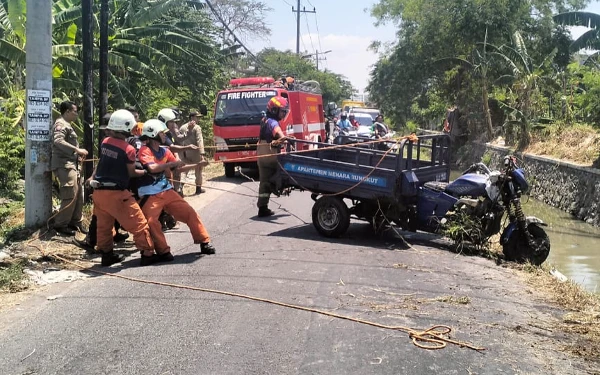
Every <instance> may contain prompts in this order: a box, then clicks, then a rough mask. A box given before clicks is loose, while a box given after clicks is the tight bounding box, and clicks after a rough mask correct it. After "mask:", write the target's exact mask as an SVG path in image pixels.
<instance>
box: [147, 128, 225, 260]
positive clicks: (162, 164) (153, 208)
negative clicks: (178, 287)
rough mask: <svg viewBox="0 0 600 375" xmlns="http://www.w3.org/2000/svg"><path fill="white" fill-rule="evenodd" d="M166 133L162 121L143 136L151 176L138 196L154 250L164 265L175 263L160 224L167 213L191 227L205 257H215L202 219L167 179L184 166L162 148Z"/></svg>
mask: <svg viewBox="0 0 600 375" xmlns="http://www.w3.org/2000/svg"><path fill="white" fill-rule="evenodd" d="M165 129H166V126H165V124H164V123H163V122H162V121H160V120H148V121H146V122H145V123H144V127H143V129H142V136H141V140H142V141H146V145H144V146H142V148H141V149H140V151H139V154H138V158H139V160H140V163H141V164H142V166H143V167H144V169H146V170H147V171H148V172H149V174H148V175H147V176H144V177H142V178H141V179H140V181H139V185H138V195H139V196H140V197H141V201H140V205H141V206H142V211H143V212H144V215H145V216H146V219H147V220H148V225H149V226H150V233H151V234H152V239H153V240H154V249H155V250H156V253H157V254H158V258H159V260H160V261H171V260H173V255H172V254H171V248H170V247H169V245H168V244H167V240H166V239H165V235H164V233H163V231H162V225H161V223H160V220H159V216H160V213H161V212H162V211H163V210H165V211H166V212H167V213H168V214H171V215H173V217H174V218H175V220H177V221H182V222H184V223H186V224H187V226H188V227H189V228H190V232H191V233H192V238H193V239H194V243H195V244H200V253H201V254H214V253H215V248H214V247H213V246H212V244H211V243H210V237H209V235H208V232H207V231H206V229H205V228H204V225H203V224H202V221H201V220H200V216H198V214H197V213H196V210H194V208H192V207H191V206H190V205H189V204H188V203H187V202H186V201H185V200H184V199H183V198H182V197H181V196H180V195H179V194H177V192H176V191H175V190H174V189H173V185H172V184H171V183H170V182H169V180H168V179H167V176H166V175H165V173H167V172H170V171H171V170H172V169H174V168H177V167H180V166H182V165H184V163H183V162H182V161H181V160H178V159H177V158H176V157H175V156H174V155H173V153H172V152H171V151H170V150H169V148H168V147H161V144H162V143H164V138H165V134H164V133H163V132H164V130H165Z"/></svg>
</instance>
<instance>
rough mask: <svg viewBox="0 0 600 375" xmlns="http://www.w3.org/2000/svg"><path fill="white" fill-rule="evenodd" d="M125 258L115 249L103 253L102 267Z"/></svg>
mask: <svg viewBox="0 0 600 375" xmlns="http://www.w3.org/2000/svg"><path fill="white" fill-rule="evenodd" d="M124 259H125V256H124V255H122V254H117V253H115V252H113V251H111V252H108V253H102V267H108V266H112V265H113V264H115V263H120V262H122V261H123V260H124Z"/></svg>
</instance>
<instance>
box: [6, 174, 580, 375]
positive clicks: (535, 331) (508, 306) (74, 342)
mask: <svg viewBox="0 0 600 375" xmlns="http://www.w3.org/2000/svg"><path fill="white" fill-rule="evenodd" d="M236 182H237V183H238V184H240V185H239V186H235V185H231V184H226V183H213V185H212V186H213V187H215V186H217V187H220V188H225V189H226V190H228V189H232V188H233V189H234V190H233V191H234V192H236V193H240V194H250V195H252V196H254V195H255V194H256V193H255V191H256V190H257V186H256V185H255V184H253V183H250V182H246V183H243V184H242V180H237V181H236ZM215 184H216V185H215ZM209 186H211V185H209ZM209 197H210V195H206V196H204V195H203V196H200V197H194V198H190V202H193V204H194V205H195V206H197V207H201V206H203V208H202V210H201V216H202V218H203V220H204V222H205V224H206V225H207V226H208V228H209V231H210V233H211V235H212V237H213V242H214V244H215V246H216V247H217V250H218V254H217V255H215V256H207V257H199V256H198V255H197V253H198V252H199V248H198V246H196V245H193V244H191V238H190V236H189V232H188V231H187V227H185V225H182V227H181V228H180V229H179V230H177V231H172V232H169V234H168V240H169V242H170V243H171V244H172V248H173V253H174V254H175V256H176V260H175V262H173V263H170V264H164V265H160V266H151V267H145V268H141V267H137V263H138V262H139V258H138V255H133V256H132V257H131V258H129V259H128V260H127V261H126V262H125V263H124V264H123V266H122V267H113V268H111V269H110V270H111V272H114V273H117V274H120V275H127V276H133V277H138V278H144V279H148V280H156V281H163V282H169V283H178V284H185V285H191V286H198V287H205V288H214V289H219V290H226V291H232V292H238V293H244V294H248V295H253V296H258V297H264V298H270V299H274V300H278V301H282V302H286V303H291V304H298V305H303V306H310V307H314V308H318V309H322V310H327V311H333V312H336V313H338V314H344V315H349V316H354V317H359V318H362V319H367V320H372V321H375V322H380V323H383V324H388V325H403V326H409V327H414V328H427V327H429V326H431V325H435V324H447V325H449V326H451V327H452V329H453V332H452V338H454V339H457V340H461V341H468V342H471V343H473V344H475V345H480V346H483V347H485V348H486V350H485V351H484V352H476V351H473V350H470V349H467V348H460V347H456V346H452V345H450V346H448V347H447V348H445V349H442V350H423V349H419V348H417V347H416V346H414V345H413V344H412V342H411V340H410V339H409V338H408V337H407V335H406V334H405V333H402V332H395V331H389V330H383V329H379V328H375V327H370V326H366V325H361V324H357V323H354V322H350V321H343V320H338V319H333V318H331V317H327V316H322V315H318V314H314V313H308V312H303V311H297V310H292V309H288V308H283V307H278V306H273V305H269V304H265V303H260V302H254V301H249V300H244V299H239V298H234V297H227V296H222V295H214V294H207V293H202V292H197V291H190V290H182V289H173V288H168V287H161V286H155V285H148V284H142V283H135V282H131V281H126V280H122V279H117V278H112V277H108V276H102V277H92V278H88V279H86V280H80V281H76V282H73V283H70V284H59V285H54V286H52V287H51V288H47V289H43V290H41V291H40V292H39V293H38V294H37V295H36V296H34V297H32V298H30V299H29V300H27V301H26V302H25V303H22V304H21V305H20V306H17V307H15V308H12V309H10V310H9V311H8V312H5V313H3V314H2V315H0V373H1V374H11V375H12V374H15V375H16V374H88V375H89V374H143V375H148V374H501V373H502V374H513V373H531V374H542V373H543V374H548V373H554V374H569V373H572V374H577V373H580V371H581V364H580V363H579V362H578V361H577V360H573V359H572V358H569V357H567V356H566V355H565V354H562V353H560V352H559V351H558V350H556V349H554V348H557V347H559V344H560V342H559V341H557V340H558V339H557V338H555V337H553V334H552V333H551V332H550V331H549V330H548V329H545V328H544V327H542V328H539V327H540V326H543V323H542V322H540V319H542V320H548V319H551V318H552V317H553V316H558V312H557V311H555V310H554V309H551V308H549V307H546V306H544V305H543V304H542V303H541V302H540V300H539V299H538V298H537V297H536V296H535V293H534V292H532V291H531V290H530V288H529V287H527V286H525V285H524V283H523V282H522V281H520V279H519V278H518V276H517V275H516V274H515V273H514V271H511V270H509V269H505V268H502V267H499V266H497V265H495V264H493V263H492V262H491V261H488V260H485V259H481V258H476V257H464V256H458V255H456V254H453V253H450V252H448V251H445V250H443V249H436V247H438V248H439V247H440V246H439V244H438V243H436V242H430V241H428V240H429V239H431V238H432V237H429V236H424V235H421V236H414V235H413V236H409V237H407V240H408V241H409V242H411V243H412V244H413V245H414V247H413V248H409V249H407V248H406V246H404V245H403V244H402V241H401V240H400V239H399V238H398V237H397V236H395V235H393V234H392V233H388V234H387V235H385V236H383V237H378V236H375V235H373V234H372V233H371V231H370V228H369V226H368V224H366V223H360V222H353V224H352V225H351V227H350V229H349V232H348V234H347V235H345V236H344V237H343V238H341V239H339V240H328V239H324V238H322V237H320V236H318V235H317V234H316V231H315V230H314V228H313V227H312V224H311V223H310V221H311V219H310V209H311V206H312V201H311V200H310V197H309V194H308V193H299V192H294V193H293V194H292V196H290V197H283V198H280V199H278V202H279V203H280V204H281V207H278V205H276V204H273V205H272V208H274V209H275V211H276V213H277V215H276V216H275V217H273V218H271V219H270V220H260V219H258V218H256V217H255V214H256V207H255V199H254V198H250V197H246V196H242V195H236V194H230V193H223V194H222V195H220V196H218V197H217V198H216V199H215V200H214V201H212V202H210V203H209V202H206V200H207V199H209ZM99 269H100V268H99ZM51 295H60V297H59V298H57V299H55V300H47V299H46V297H47V296H51ZM536 323H537V324H536ZM562 340H564V338H562ZM31 353H33V354H31ZM29 354H31V355H29ZM28 355H29V356H28Z"/></svg>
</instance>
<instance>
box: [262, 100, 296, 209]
mask: <svg viewBox="0 0 600 375" xmlns="http://www.w3.org/2000/svg"><path fill="white" fill-rule="evenodd" d="M288 112H289V104H288V101H287V99H286V98H284V97H282V96H274V97H272V98H271V100H269V102H268V103H267V112H266V116H265V117H263V119H262V121H261V124H260V135H259V138H258V145H257V154H258V160H257V162H258V174H259V180H260V184H259V186H258V202H257V203H256V205H257V206H258V217H266V216H271V215H273V214H275V213H274V212H273V211H272V210H270V209H269V198H270V196H271V193H272V192H273V187H272V184H271V181H270V179H271V177H273V175H275V173H276V172H277V156H275V155H276V154H278V153H279V148H278V147H274V146H272V145H271V142H273V141H274V140H282V139H283V138H285V135H284V134H283V131H282V130H281V127H280V126H279V121H281V120H283V119H284V118H285V117H286V116H287V114H288ZM264 155H273V156H264Z"/></svg>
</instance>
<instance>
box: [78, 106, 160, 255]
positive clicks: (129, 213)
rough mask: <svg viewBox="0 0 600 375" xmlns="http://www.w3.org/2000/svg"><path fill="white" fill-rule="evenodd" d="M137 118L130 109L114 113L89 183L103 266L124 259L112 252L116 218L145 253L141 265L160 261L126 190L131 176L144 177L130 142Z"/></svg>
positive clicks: (137, 206) (136, 204) (139, 214)
mask: <svg viewBox="0 0 600 375" xmlns="http://www.w3.org/2000/svg"><path fill="white" fill-rule="evenodd" d="M135 124H136V122H135V118H134V117H133V115H132V114H131V112H129V111H127V110H124V109H122V110H118V111H115V113H113V114H112V116H111V117H110V120H109V121H108V125H107V126H106V130H107V131H108V134H109V136H108V137H106V138H105V139H104V141H103V142H102V145H101V147H100V161H99V162H98V165H97V166H96V169H95V170H94V173H93V175H92V177H90V179H89V180H88V181H87V183H88V184H89V185H90V186H92V187H93V188H94V194H93V195H92V199H93V201H94V215H96V217H97V236H98V237H97V247H98V250H99V251H100V252H102V265H103V266H110V265H111V264H114V263H118V262H120V261H122V260H123V259H124V256H123V255H120V254H116V253H115V252H114V251H113V246H114V243H113V236H114V230H113V229H114V224H115V220H117V221H118V222H119V223H120V224H121V226H122V227H123V228H124V229H125V230H126V231H128V232H130V233H131V234H133V240H134V242H135V245H136V247H137V249H138V250H140V251H141V252H142V261H141V264H142V266H145V265H149V264H152V263H155V262H156V261H158V258H157V257H156V256H155V255H154V243H153V242H152V237H151V235H150V228H149V227H148V222H147V221H146V218H145V217H144V214H143V213H142V210H141V209H140V206H139V205H138V203H137V202H136V200H135V199H134V198H133V195H132V193H131V192H130V191H129V190H127V188H128V186H129V178H130V177H141V176H144V175H145V174H146V172H145V171H143V170H136V169H135V153H136V152H135V148H134V147H133V146H131V145H130V144H129V143H127V141H126V139H127V137H128V136H129V133H130V131H131V129H132V128H133V127H134V126H135Z"/></svg>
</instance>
